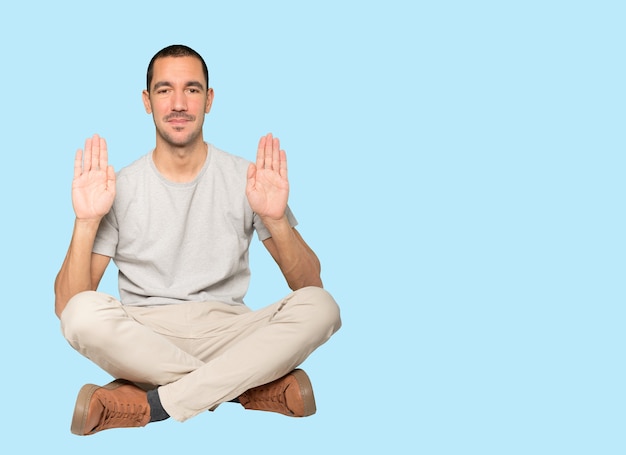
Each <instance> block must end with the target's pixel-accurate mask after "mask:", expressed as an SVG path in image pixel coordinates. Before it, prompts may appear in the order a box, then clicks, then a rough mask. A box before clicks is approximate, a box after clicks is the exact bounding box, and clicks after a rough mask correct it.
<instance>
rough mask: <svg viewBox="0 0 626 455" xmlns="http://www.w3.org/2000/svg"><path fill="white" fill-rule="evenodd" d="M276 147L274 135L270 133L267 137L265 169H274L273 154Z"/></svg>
mask: <svg viewBox="0 0 626 455" xmlns="http://www.w3.org/2000/svg"><path fill="white" fill-rule="evenodd" d="M273 147H274V138H273V137H272V133H268V135H267V136H265V161H264V165H265V166H264V169H271V168H272V153H273Z"/></svg>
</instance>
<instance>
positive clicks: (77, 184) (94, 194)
mask: <svg viewBox="0 0 626 455" xmlns="http://www.w3.org/2000/svg"><path fill="white" fill-rule="evenodd" d="M108 159H109V158H108V154H107V143H106V141H105V140H104V138H101V137H99V136H98V135H97V134H94V136H93V137H92V138H89V139H87V140H86V141H85V149H84V151H83V150H81V149H78V150H77V151H76V158H75V159H74V181H73V183H72V205H73V206H74V212H75V213H76V218H77V219H79V220H98V221H99V220H100V219H102V217H103V216H104V215H106V214H107V213H108V212H109V210H111V206H112V205H113V200H114V199H115V171H114V170H113V166H109V163H108Z"/></svg>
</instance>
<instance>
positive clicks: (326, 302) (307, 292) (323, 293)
mask: <svg viewBox="0 0 626 455" xmlns="http://www.w3.org/2000/svg"><path fill="white" fill-rule="evenodd" d="M296 293H298V294H299V296H298V300H300V301H302V302H303V303H305V304H306V306H307V308H308V309H309V310H310V315H309V316H310V318H309V321H315V325H316V326H317V327H319V328H320V329H322V330H323V331H328V332H329V336H330V335H332V334H333V333H335V332H336V331H337V330H339V329H340V328H341V312H340V310H339V305H337V302H336V301H335V299H334V298H333V296H332V295H331V294H330V293H329V292H328V291H327V290H325V289H323V288H320V287H315V286H310V287H306V288H302V289H299V290H298V291H296Z"/></svg>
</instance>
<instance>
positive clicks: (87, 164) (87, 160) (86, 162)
mask: <svg viewBox="0 0 626 455" xmlns="http://www.w3.org/2000/svg"><path fill="white" fill-rule="evenodd" d="M92 142H93V141H92V140H91V138H87V139H86V140H85V151H84V153H83V172H89V171H90V170H91V153H92V148H93V147H92Z"/></svg>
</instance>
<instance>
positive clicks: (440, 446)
mask: <svg viewBox="0 0 626 455" xmlns="http://www.w3.org/2000/svg"><path fill="white" fill-rule="evenodd" d="M622 5H623V3H622V2H618V1H615V2H611V1H602V0H596V1H567V2H566V1H509V2H504V1H485V0H481V1H474V2H462V1H440V2H421V1H414V2H410V1H405V2H401V1H396V0H388V1H360V2H357V1H354V2H341V1H326V0H318V1H316V2H287V1H285V2H279V1H266V2H237V1H231V2H225V1H223V2H213V1H203V2H201V1H187V2H161V1H153V2H145V3H144V4H142V5H140V6H139V5H135V3H134V2H130V1H126V2H119V1H109V2H106V3H105V2H102V3H99V4H95V3H91V2H78V1H77V2H70V1H58V2H43V1H42V2H32V1H23V2H12V3H10V4H9V5H8V6H7V5H4V6H3V7H2V10H1V13H0V38H1V39H2V43H3V44H2V69H1V71H0V82H1V87H2V96H1V98H0V99H1V100H2V109H0V128H1V132H2V178H1V179H0V191H1V193H0V194H2V209H3V210H2V213H3V217H2V219H3V222H2V226H3V232H4V234H3V236H2V253H3V259H4V260H3V262H4V272H3V273H2V283H3V289H4V296H5V297H4V299H3V311H2V316H3V324H2V326H3V329H2V342H1V343H0V346H1V349H2V352H1V359H2V375H1V382H0V397H1V400H0V403H1V406H0V422H1V426H0V431H1V434H2V438H1V440H2V443H1V444H2V446H4V447H5V449H2V451H3V453H44V452H45V453H48V452H49V451H50V450H51V449H52V450H57V449H58V450H62V451H63V453H67V454H78V453H91V454H101V453H102V454H104V453H154V454H169V453H208V454H213V453H220V454H223V453H242V454H244V453H260V454H265V453H268V454H269V453H301V454H319V453H328V454H335V453H365V452H366V453H393V454H396V453H397V454H404V453H411V454H579V453H580V454H623V453H626V441H625V439H624V434H625V433H624V427H625V424H626V419H625V415H624V412H625V405H626V397H625V393H624V384H625V379H626V378H625V371H624V361H623V359H624V355H623V353H624V344H625V343H624V342H625V341H626V337H625V335H624V317H625V315H626V314H625V313H626V312H625V310H624V304H625V303H626V299H625V293H624V286H623V283H624V272H625V267H624V257H625V255H624V253H625V244H624V232H625V227H626V226H625V220H624V207H623V195H624V189H625V188H624V186H625V185H624V177H623V174H624V165H625V164H626V163H625V159H624V152H625V151H626V147H625V139H624V124H625V123H624V122H625V120H626V119H625V115H624V107H625V106H626V96H625V95H626V93H625V81H626V74H625V73H626V72H625V65H624V44H625V43H626V41H625V38H626V32H625V28H624V22H625V19H626V17H625V14H624V13H625V9H624V7H623V6H622ZM172 43H184V44H188V45H190V46H191V47H193V48H195V49H196V50H197V51H199V52H200V53H201V54H202V55H203V56H204V57H205V59H206V61H207V63H208V65H209V70H210V77H211V86H212V87H213V88H214V89H215V93H216V97H215V102H214V104H213V110H212V111H211V113H210V115H209V116H208V117H207V120H206V124H205V125H206V129H205V137H206V139H207V140H208V141H210V142H212V143H213V144H215V145H216V146H218V147H220V148H223V149H225V150H228V151H230V152H232V153H235V154H238V155H241V156H244V157H247V158H249V159H253V158H254V154H255V148H256V143H257V141H258V138H259V137H260V136H261V135H263V134H265V133H267V132H269V131H272V132H273V133H274V134H275V135H277V136H279V137H280V138H281V142H282V145H283V146H284V148H285V149H286V151H287V154H288V159H289V168H290V179H291V184H292V192H291V198H290V205H291V207H292V208H293V210H294V212H295V213H296V215H297V217H298V219H299V221H300V223H301V224H300V230H301V232H302V233H303V235H304V237H305V238H306V239H307V241H308V242H309V243H310V245H311V246H312V247H313V248H314V249H315V251H316V252H317V253H318V255H319V257H320V259H321V261H322V265H323V279H324V281H325V284H326V287H327V288H328V289H329V290H330V291H331V292H332V293H333V294H334V295H335V297H336V299H337V300H338V302H339V303H340V305H341V308H342V312H343V313H342V315H343V321H344V327H343V328H342V330H341V331H340V332H339V333H338V334H337V335H336V336H335V337H334V338H332V339H331V340H330V341H329V343H327V344H326V345H324V346H322V347H321V348H320V349H319V350H318V351H316V352H315V353H314V354H313V355H312V356H311V357H310V358H309V359H308V360H307V361H306V362H305V364H304V368H305V369H306V370H307V371H308V372H309V374H310V376H311V378H312V380H313V383H314V387H315V394H316V398H317V404H318V412H317V414H316V415H314V416H312V417H310V418H307V419H288V418H286V417H283V416H279V415H273V414H267V413H256V412H244V411H243V410H242V409H241V408H240V407H238V406H236V405H223V406H221V407H220V408H219V409H218V410H217V411H216V412H215V413H208V412H207V413H204V414H202V415H199V416H198V417H196V418H194V419H192V420H189V421H187V422H185V423H183V424H180V423H178V422H175V421H173V420H171V419H170V420H168V421H166V422H161V423H159V424H154V425H149V426H148V427H146V428H144V429H141V430H136V429H131V430H115V431H106V432H103V433H99V434H97V435H94V436H90V437H86V438H81V437H77V436H73V435H71V434H70V431H69V426H70V419H71V414H72V410H73V406H74V400H75V397H76V393H77V392H78V389H79V388H80V387H81V386H82V385H83V384H84V383H87V382H93V383H98V384H102V383H106V382H108V381H109V380H110V378H109V377H108V376H107V375H106V374H105V373H103V372H102V371H100V370H99V369H98V368H97V367H95V366H93V365H92V364H91V363H90V362H89V361H87V360H85V359H83V358H82V357H81V356H80V355H78V354H77V353H76V352H74V351H73V350H72V349H71V348H70V346H69V345H68V344H67V343H66V342H65V340H64V339H63V338H62V336H61V334H60V331H59V328H58V321H57V319H56V317H55V316H54V312H53V298H54V295H53V280H54V277H55V275H56V273H57V271H58V269H59V267H60V265H61V262H62V260H63V257H64V255H65V252H66V249H67V245H68V243H69V239H70V234H71V229H72V224H73V211H72V208H71V200H70V185H71V179H72V166H73V156H74V152H75V150H76V149H77V148H79V147H82V145H83V142H84V139H85V138H86V137H88V136H91V135H92V134H93V133H99V134H101V135H102V136H104V137H105V138H106V139H107V140H108V144H109V151H110V160H111V163H112V164H113V165H114V166H115V168H116V169H119V168H121V167H122V166H124V165H126V164H129V163H130V162H131V161H133V160H134V159H135V158H137V157H138V156H140V155H142V154H144V153H147V152H148V151H149V150H150V149H151V148H152V146H153V145H154V132H153V124H152V119H151V117H150V116H148V115H146V114H145V112H144V110H143V106H142V104H141V90H142V89H143V88H144V85H145V70H146V66H147V64H148V61H149V59H150V57H151V56H152V55H153V54H154V53H155V52H156V51H158V50H159V49H161V48H162V47H164V46H167V45H169V44H172ZM252 269H253V280H252V283H251V289H250V293H249V297H248V303H249V305H250V306H251V307H259V306H262V305H265V304H267V303H270V302H272V301H274V300H275V299H277V298H279V297H280V296H282V295H283V294H284V293H286V291H287V288H286V286H285V285H284V284H283V282H282V281H281V278H280V274H279V273H278V270H277V269H276V267H275V265H274V264H273V263H272V261H271V259H270V258H269V255H267V254H266V253H265V252H264V251H263V250H262V249H261V248H260V247H259V245H258V243H257V242H256V241H255V245H254V246H253V251H252ZM102 289H103V290H105V291H108V292H111V293H116V292H117V291H116V282H115V273H114V272H113V271H111V273H109V272H107V275H106V276H105V279H104V281H103V283H102ZM7 447H13V448H12V449H6V448H7Z"/></svg>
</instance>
